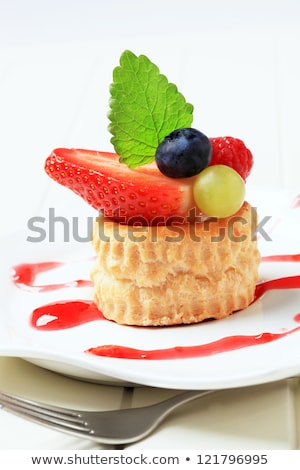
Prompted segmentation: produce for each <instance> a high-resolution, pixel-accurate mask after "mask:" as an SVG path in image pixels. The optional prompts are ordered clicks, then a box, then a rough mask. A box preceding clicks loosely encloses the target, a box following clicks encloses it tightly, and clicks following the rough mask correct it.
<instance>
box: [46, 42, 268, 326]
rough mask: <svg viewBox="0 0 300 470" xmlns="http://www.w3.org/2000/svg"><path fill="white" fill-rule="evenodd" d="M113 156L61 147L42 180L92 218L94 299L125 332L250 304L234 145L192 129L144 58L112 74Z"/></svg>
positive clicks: (251, 277) (245, 208)
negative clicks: (64, 190)
mask: <svg viewBox="0 0 300 470" xmlns="http://www.w3.org/2000/svg"><path fill="white" fill-rule="evenodd" d="M110 93H111V100H110V111H109V120H110V124H109V130H110V132H111V134H112V138H111V142H112V144H113V146H114V150H115V152H114V153H112V152H100V151H94V150H92V151H91V150H83V149H65V148H58V149H56V150H54V151H53V152H52V153H51V154H50V156H49V157H48V158H47V159H46V163H45V170H46V172H47V174H48V175H49V176H50V177H51V178H53V179H54V180H55V181H56V182H58V183H59V184H62V185H65V186H67V187H68V188H69V189H71V190H72V191H74V192H75V193H76V194H78V195H79V196H81V197H82V198H83V199H84V200H85V201H86V202H87V203H88V204H90V205H91V206H92V207H93V208H95V209H96V210H97V211H98V212H99V215H98V216H97V217H96V218H95V224H94V231H93V240H92V242H93V246H94V249H95V252H96V261H95V264H94V267H93V269H92V272H91V278H92V280H93V283H94V299H95V302H96V304H97V306H98V308H99V309H100V310H101V311H102V313H103V315H104V316H105V317H106V318H108V319H110V320H113V321H115V322H117V323H120V324H126V325H136V326H169V325H178V324H191V323H198V322H201V321H203V320H207V319H221V318H224V317H227V316H229V315H230V314H232V313H233V312H235V311H238V310H241V309H244V308H246V307H247V306H248V305H249V304H250V303H251V302H252V300H253V298H254V291H255V286H256V282H257V279H258V266H259V262H260V255H259V251H258V248H257V243H256V237H255V228H256V213H255V211H254V210H253V208H252V207H251V206H250V204H249V203H248V202H247V201H246V200H245V181H246V179H247V177H248V175H249V174H250V171H251V168H252V165H253V157H252V154H251V152H250V151H249V150H248V149H247V148H246V146H245V145H244V143H243V142H242V141H241V140H240V139H236V138H233V137H217V138H208V137H207V136H206V135H205V134H203V133H202V132H200V131H199V130H197V129H195V128H194V127H191V125H192V121H193V106H192V105H191V104H189V103H187V102H186V101H185V99H184V97H183V96H182V94H181V93H179V91H178V89H177V87H176V86H175V85H173V84H172V83H169V82H168V80H167V78H166V77H165V76H164V75H162V74H161V73H160V71H159V69H158V68H157V67H156V66H155V65H154V64H153V63H152V62H151V61H150V60H149V59H148V58H147V57H146V56H144V55H141V56H138V57H137V56H136V55H134V54H133V53H132V52H131V51H125V52H124V53H123V54H122V55H121V58H120V65H119V66H118V67H116V68H115V69H114V71H113V83H112V85H111V89H110Z"/></svg>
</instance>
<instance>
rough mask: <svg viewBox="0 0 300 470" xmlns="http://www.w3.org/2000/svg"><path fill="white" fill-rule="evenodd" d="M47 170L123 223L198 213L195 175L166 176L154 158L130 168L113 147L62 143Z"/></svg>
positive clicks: (146, 222)
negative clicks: (91, 147) (75, 146)
mask: <svg viewBox="0 0 300 470" xmlns="http://www.w3.org/2000/svg"><path fill="white" fill-rule="evenodd" d="M45 170H46V173H47V174H48V175H49V176H50V177H51V178H53V179H54V180H55V181H56V182H57V183H59V184H61V185H63V186H67V187H68V188H69V189H71V190H72V191H74V192H75V193H76V194H78V195H79V196H81V197H82V198H83V199H84V200H85V201H86V202H87V203H88V204H90V205H91V206H92V207H94V208H95V209H96V210H97V211H100V212H102V213H103V215H104V216H106V217H110V218H113V219H114V220H117V221H119V222H122V223H125V224H132V223H135V222H137V221H138V220H139V221H140V222H141V223H144V225H150V224H158V223H159V224H165V223H168V219H169V221H170V217H173V216H174V217H177V220H180V219H182V221H183V220H184V219H186V218H187V217H191V215H195V210H194V207H195V203H194V198H193V178H188V179H174V178H167V177H166V176H164V175H163V174H162V173H161V172H160V171H159V170H158V168H157V166H156V163H155V162H153V163H151V164H148V165H143V166H141V167H138V168H136V169H131V168H128V167H127V166H126V165H125V164H123V163H120V162H119V156H118V155H116V154H114V153H108V152H98V151H94V150H82V149H66V148H58V149H56V150H54V151H53V152H52V153H51V155H50V156H49V157H48V158H47V159H46V163H45ZM173 220H174V222H175V219H173Z"/></svg>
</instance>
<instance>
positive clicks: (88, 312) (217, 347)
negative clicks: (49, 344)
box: [12, 254, 300, 360]
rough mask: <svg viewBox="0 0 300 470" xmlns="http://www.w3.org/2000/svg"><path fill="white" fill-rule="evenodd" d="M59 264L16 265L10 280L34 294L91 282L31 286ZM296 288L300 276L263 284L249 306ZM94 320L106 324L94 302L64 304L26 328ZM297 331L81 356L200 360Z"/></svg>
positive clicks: (293, 258)
mask: <svg viewBox="0 0 300 470" xmlns="http://www.w3.org/2000/svg"><path fill="white" fill-rule="evenodd" d="M262 261H265V262H273V261H276V262H278V261H281V262H300V254H290V255H272V256H264V257H262ZM63 264H64V263H60V262H42V263H32V264H28V263H27V264H19V265H18V266H14V268H13V274H12V280H13V282H14V283H15V285H16V286H17V287H18V288H20V289H23V290H27V291H38V292H45V291H50V290H55V289H62V288H68V287H85V286H90V285H91V282H90V281H88V280H75V281H71V282H66V283H61V284H50V285H35V280H36V277H37V276H38V274H40V273H42V272H45V271H49V270H53V269H56V268H59V267H62V266H63ZM297 288H300V275H299V276H290V277H284V278H279V279H273V280H267V281H263V282H260V283H259V284H257V286H256V291H255V296H254V300H253V302H255V301H257V300H258V299H259V298H260V297H262V295H264V294H265V293H266V292H267V291H269V290H273V289H297ZM94 320H106V319H105V318H104V317H103V315H102V313H101V312H100V311H99V310H98V308H97V306H96V304H95V303H94V302H92V301H88V300H66V301H59V302H54V303H50V304H47V305H44V306H41V307H38V308H37V309H35V310H34V311H33V312H32V315H31V318H30V324H31V326H32V327H33V328H35V329H37V330H43V331H53V330H61V329H65V328H72V327H75V326H79V325H82V324H84V323H88V322H91V321H94ZM106 321H108V320H106ZM294 321H295V322H296V323H300V313H298V314H297V315H295V317H294ZM299 330H300V326H296V327H294V328H292V329H290V330H285V331H284V332H281V333H269V332H262V333H259V334H258V335H249V336H248V335H235V336H226V337H224V338H221V339H219V340H217V341H213V342H211V343H207V344H201V345H195V346H175V347H173V348H168V349H157V350H139V349H134V348H127V347H124V346H118V345H102V346H98V347H92V348H89V349H87V350H86V351H85V352H87V353H90V354H94V355H97V356H106V357H115V358H125V359H143V360H157V359H159V360H164V359H184V358H192V357H204V356H211V355H214V354H220V353H224V352H228V351H233V350H236V349H241V348H245V347H249V346H256V345H260V344H265V343H270V342H272V341H276V340H278V339H280V338H283V337H285V336H288V335H290V334H292V333H294V332H296V331H299Z"/></svg>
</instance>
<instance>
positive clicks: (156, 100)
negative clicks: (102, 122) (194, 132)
mask: <svg viewBox="0 0 300 470" xmlns="http://www.w3.org/2000/svg"><path fill="white" fill-rule="evenodd" d="M110 94H111V99H110V111H109V113H108V118H109V120H110V124H109V126H108V129H109V131H110V132H111V134H112V138H111V143H112V144H113V146H114V149H115V152H116V153H117V154H118V155H119V156H120V162H123V163H126V164H127V165H128V166H129V167H130V168H135V167H137V166H140V165H144V164H145V163H150V162H152V161H153V160H154V158H155V152H156V149H157V147H158V145H159V144H160V142H162V141H163V139H164V138H165V137H166V136H167V135H168V134H170V132H172V131H174V130H175V129H180V128H182V127H191V124H192V121H193V109H194V108H193V105H191V104H190V103H187V102H186V101H185V98H184V97H183V95H182V94H181V93H179V91H178V89H177V87H176V85H174V84H173V83H169V82H168V80H167V78H166V77H165V76H164V75H162V74H161V73H160V71H159V69H158V67H157V66H156V65H154V64H153V63H152V62H151V61H150V60H149V59H148V58H147V57H146V56H144V55H140V56H139V57H137V56H136V55H135V54H133V53H132V52H131V51H128V50H127V51H125V52H123V54H122V55H121V57H120V66H118V67H116V68H115V69H114V71H113V83H112V84H111V86H110Z"/></svg>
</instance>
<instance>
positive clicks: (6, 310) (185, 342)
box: [0, 190, 300, 389]
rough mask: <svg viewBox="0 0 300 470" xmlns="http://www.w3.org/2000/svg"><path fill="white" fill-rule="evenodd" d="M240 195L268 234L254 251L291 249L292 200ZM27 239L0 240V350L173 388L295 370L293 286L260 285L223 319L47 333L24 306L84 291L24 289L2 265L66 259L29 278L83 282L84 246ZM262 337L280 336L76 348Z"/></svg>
mask: <svg viewBox="0 0 300 470" xmlns="http://www.w3.org/2000/svg"><path fill="white" fill-rule="evenodd" d="M250 197H251V199H250ZM297 198H298V199H297ZM248 200H251V202H252V203H253V205H255V206H257V207H259V212H260V220H261V221H263V220H265V223H264V224H263V225H262V227H263V229H264V230H265V232H266V233H268V235H269V237H270V238H271V239H272V240H269V241H267V240H266V239H265V238H264V237H263V236H260V240H259V245H260V249H261V252H262V254H263V255H269V254H276V255H278V254H280V255H281V254H289V253H294V254H295V253H300V237H299V234H300V207H299V206H300V203H299V196H297V194H282V193H278V192H273V193H272V192H270V191H268V192H264V191H257V190H256V191H254V192H252V193H251V195H250V196H248ZM265 217H269V218H268V219H264V218H265ZM28 235H29V232H28V229H27V231H25V232H22V233H18V234H15V235H14V236H10V237H9V238H7V239H5V240H3V241H2V244H1V254H0V256H1V260H2V262H1V265H2V266H1V283H0V294H1V306H2V308H1V313H0V355H2V356H16V357H21V358H24V359H26V360H29V361H30V362H33V363H35V364H38V365H40V366H42V367H44V368H47V369H49V370H53V371H56V372H59V373H62V374H65V375H69V376H72V377H76V378H79V379H84V380H91V381H98V382H105V383H109V384H116V385H118V384H122V385H124V383H133V384H141V385H147V386H157V387H165V388H176V389H179V388H182V389H207V388H214V389H218V388H229V387H239V386H246V385H252V384H259V383H264V382H269V381H273V380H278V379H281V378H285V377H289V376H292V375H295V374H299V373H300V348H299V344H300V331H294V333H292V334H289V335H286V336H285V333H286V332H287V331H290V330H295V329H297V327H298V326H300V325H299V323H297V322H296V321H295V318H296V317H295V316H296V315H297V314H300V289H295V288H293V289H289V290H273V291H270V292H268V293H266V294H265V295H264V296H263V297H262V298H261V299H260V300H258V301H257V302H255V303H254V304H252V305H251V306H250V307H249V308H247V309H245V310H244V311H241V312H238V313H236V314H234V315H232V316H230V317H229V318H227V319H225V320H219V321H211V322H206V323H203V324H199V325H189V326H179V327H171V328H138V327H128V326H120V325H117V324H114V323H113V322H108V321H102V320H95V321H92V322H88V323H85V324H82V325H80V326H75V327H72V328H65V329H60V330H54V331H40V330H37V329H35V328H33V327H32V326H30V321H29V320H30V317H31V313H32V311H33V310H34V309H36V308H38V307H39V306H41V305H45V304H48V303H51V302H57V301H63V300H77V299H87V300H89V299H92V290H91V288H90V287H81V288H73V287H70V288H64V289H58V290H53V291H46V292H37V291H33V292H27V291H24V290H21V289H19V288H17V287H16V286H15V285H14V283H13V282H12V281H11V272H10V270H11V267H12V266H14V265H17V264H19V263H36V262H40V261H43V262H44V261H63V262H66V264H65V265H64V267H63V268H62V269H56V270H50V271H48V272H45V273H44V274H42V275H41V276H40V277H39V278H38V279H37V282H38V283H39V284H43V285H48V284H53V283H59V282H66V281H70V280H74V279H79V278H81V279H88V277H89V270H90V267H91V263H92V261H91V260H90V257H91V256H93V252H92V248H91V247H90V245H89V244H88V243H79V242H69V243H61V242H59V241H56V242H49V241H47V240H45V241H43V242H40V243H33V242H29V241H27V240H26V238H27V237H28ZM35 236H37V233H36V234H35ZM3 260H5V262H4V261H3ZM299 274H300V264H299V262H262V264H261V269H260V276H261V278H262V279H274V278H279V277H285V276H293V275H299ZM262 333H271V335H279V336H280V335H281V336H282V337H280V338H279V337H278V338H277V339H276V340H274V341H271V342H269V343H265V344H260V345H255V346H248V347H242V348H240V349H236V350H231V351H230V350H227V351H224V352H221V353H218V354H212V355H209V356H205V357H194V358H190V359H165V360H142V359H141V360H138V359H122V358H112V357H99V356H94V355H91V354H88V353H86V352H84V351H85V350H87V349H88V348H91V347H95V346H99V345H106V344H114V345H121V346H127V347H131V348H136V349H143V350H153V349H155V350H157V349H165V348H174V347H177V346H182V347H186V346H194V345H201V344H209V343H211V342H214V341H219V340H221V339H222V338H225V337H232V336H233V335H235V336H244V337H245V336H247V337H249V336H251V337H254V336H256V337H258V336H259V335H261V334H262ZM273 338H274V336H273ZM229 342H230V340H229ZM229 349H230V348H229Z"/></svg>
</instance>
